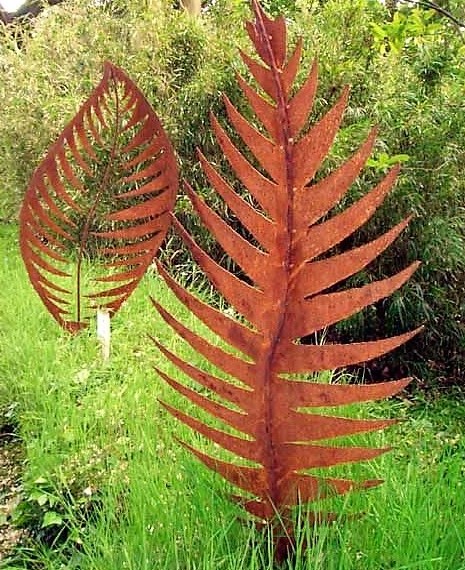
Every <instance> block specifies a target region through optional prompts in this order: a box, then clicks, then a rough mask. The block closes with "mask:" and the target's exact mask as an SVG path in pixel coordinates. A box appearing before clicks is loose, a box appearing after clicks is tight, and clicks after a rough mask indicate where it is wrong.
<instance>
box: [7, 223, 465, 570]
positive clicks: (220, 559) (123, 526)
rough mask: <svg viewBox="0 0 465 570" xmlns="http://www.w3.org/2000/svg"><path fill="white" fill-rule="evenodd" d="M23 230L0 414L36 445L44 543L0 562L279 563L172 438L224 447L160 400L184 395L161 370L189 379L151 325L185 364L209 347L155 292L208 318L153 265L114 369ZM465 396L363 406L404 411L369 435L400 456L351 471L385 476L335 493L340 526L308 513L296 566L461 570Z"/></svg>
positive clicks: (11, 281)
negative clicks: (51, 310)
mask: <svg viewBox="0 0 465 570" xmlns="http://www.w3.org/2000/svg"><path fill="white" fill-rule="evenodd" d="M16 231H17V229H16V227H15V226H14V225H10V226H0V290H1V291H2V295H1V296H0V315H1V321H0V346H1V353H0V407H1V409H2V410H4V411H5V412H6V413H7V415H8V418H7V420H8V421H9V422H10V421H11V417H10V416H11V413H12V412H11V411H12V410H14V414H15V421H16V423H17V425H18V434H19V435H20V437H21V439H22V442H23V446H24V454H25V464H24V473H23V494H22V501H21V503H20V505H19V506H18V508H17V509H16V511H15V515H14V518H15V523H16V524H18V525H24V526H26V527H27V528H28V529H29V531H30V533H31V538H30V539H29V541H28V542H26V543H24V544H23V545H22V546H21V547H20V548H19V549H17V551H16V552H15V553H14V555H13V556H12V557H10V559H9V560H6V561H4V562H3V563H0V568H3V569H8V570H19V569H24V570H25V569H28V570H29V569H30V570H32V569H34V570H35V569H41V570H58V569H62V568H67V569H68V568H69V569H73V568H74V569H78V568H79V569H80V570H115V569H130V570H155V569H156V570H159V569H165V570H194V569H195V570H198V569H202V570H218V569H224V570H272V568H273V566H272V562H271V561H272V559H273V556H272V552H271V550H272V547H271V544H272V543H271V541H270V540H269V539H268V537H267V536H266V534H265V535H262V534H261V533H260V532H259V531H257V530H255V529H254V528H253V526H252V525H251V524H250V523H248V522H247V520H246V515H245V514H244V512H243V511H241V509H240V508H239V507H238V506H236V505H234V503H232V502H231V500H230V496H229V495H230V493H231V489H230V487H229V486H228V485H227V483H225V482H224V481H223V480H221V478H220V477H218V476H216V475H215V474H213V473H211V472H209V471H208V470H207V469H205V468H204V467H203V466H202V465H201V464H200V463H198V462H197V461H196V460H195V459H194V458H193V457H191V456H190V454H189V453H188V452H187V451H184V450H183V449H182V447H181V446H179V444H178V443H177V442H176V441H175V437H174V436H176V437H179V438H181V439H183V440H185V441H186V442H188V443H194V444H195V445H196V446H199V447H200V449H204V450H205V451H207V452H208V451H209V449H210V451H211V448H210V446H211V444H210V443H208V442H205V441H203V440H202V439H201V438H200V437H198V436H196V435H194V434H193V433H191V432H190V431H189V430H188V429H187V428H184V427H183V426H181V425H180V424H177V423H176V422H175V421H174V420H173V419H172V418H171V417H169V416H168V414H167V413H166V412H165V411H164V410H163V409H162V408H161V406H160V405H159V403H158V402H157V400H158V399H163V400H167V401H170V402H171V403H173V402H174V403H176V400H177V398H179V396H177V395H176V394H175V393H173V392H171V390H170V389H169V388H168V387H166V386H165V385H164V384H163V382H162V381H161V380H160V379H159V378H157V376H156V374H155V372H154V371H153V369H152V365H156V366H159V367H162V368H163V369H164V370H166V371H167V372H168V373H171V374H173V375H175V374H177V372H176V371H173V370H171V369H170V365H169V363H167V362H166V361H165V360H164V359H163V358H162V357H161V356H160V354H159V353H157V350H156V349H155V347H154V345H153V344H152V343H151V342H150V340H149V339H148V337H147V334H148V333H149V334H152V335H154V336H156V337H158V338H159V339H160V340H161V341H162V342H163V344H165V345H166V346H168V347H169V348H171V349H174V350H176V351H177V352H178V353H180V354H182V355H183V356H184V357H185V358H186V357H187V358H191V359H192V360H194V361H195V358H196V356H195V355H194V354H191V352H190V351H189V349H188V347H187V346H185V345H184V343H183V342H182V341H181V340H180V339H179V338H177V337H176V336H175V335H173V334H172V332H171V331H170V330H169V329H168V328H167V327H166V325H164V324H163V323H162V321H161V319H160V318H158V317H157V315H156V312H155V311H154V310H153V309H152V307H151V304H150V301H149V299H148V296H149V294H150V295H153V296H155V297H157V298H158V299H160V300H161V301H162V302H163V304H164V305H165V307H167V308H168V310H171V311H173V312H176V313H177V314H180V317H181V318H182V319H183V320H184V322H186V324H188V325H194V326H196V327H198V323H196V322H195V320H194V317H192V315H189V314H186V313H185V312H182V308H181V307H180V306H179V305H178V304H177V303H176V302H175V300H174V299H173V297H172V295H171V294H170V293H169V292H168V291H167V289H166V287H165V286H164V285H163V284H162V281H161V280H160V279H159V278H158V277H157V276H156V274H155V273H153V272H152V273H150V274H148V275H147V276H146V277H145V278H144V280H143V282H142V284H141V286H140V287H139V288H138V290H137V291H136V292H135V294H134V295H133V296H132V297H131V298H130V299H129V301H128V302H127V303H126V305H125V306H124V307H123V308H122V309H121V312H120V313H118V314H117V315H116V316H115V318H114V320H113V325H112V326H113V339H112V356H111V359H110V361H109V362H107V363H104V362H102V360H101V357H100V352H99V346H98V344H97V341H96V340H95V331H94V330H93V329H92V328H91V329H90V330H89V331H88V332H84V333H83V334H80V335H78V336H74V337H73V336H70V335H68V334H67V333H65V332H63V331H61V330H60V328H59V327H58V326H57V325H56V324H55V322H54V321H53V319H51V317H50V316H49V315H48V314H47V313H46V311H45V310H44V308H43V306H42V304H41V302H40V300H39V299H38V297H37V296H36V295H35V293H34V292H33V290H32V288H31V286H30V285H29V283H28V281H27V276H26V274H25V271H24V269H23V266H22V263H21V260H20V257H19V254H18V251H17V243H16ZM180 311H181V313H179V312H180ZM326 380H330V378H329V377H328V378H327V379H326ZM461 398H463V395H461V394H460V393H457V394H455V395H454V394H450V395H448V396H440V395H437V396H436V397H435V398H432V397H429V398H425V397H424V396H422V395H420V394H416V395H413V394H411V395H410V396H409V397H407V396H406V395H404V396H403V397H402V398H401V399H396V400H391V401H389V402H384V403H382V404H372V405H368V406H367V405H364V406H362V407H361V408H360V409H356V408H351V409H350V410H349V413H350V414H352V415H359V414H363V415H364V416H365V417H367V416H368V417H399V418H401V420H402V421H401V423H400V424H399V425H398V426H396V427H394V428H392V429H390V430H388V431H385V432H384V433H379V434H370V437H366V438H363V437H358V438H357V442H358V443H359V444H362V445H363V444H364V443H365V444H366V443H368V442H369V443H372V444H375V445H379V446H391V445H393V446H394V447H395V450H394V451H393V452H391V453H389V454H386V455H384V456H383V457H382V458H380V459H378V460H376V461H373V462H367V463H365V464H364V465H354V466H352V467H349V468H344V470H343V471H341V468H340V467H339V468H338V471H337V473H338V474H341V473H346V474H347V475H348V476H349V475H355V476H356V477H362V476H363V477H374V478H379V477H382V478H385V479H386V482H385V484H384V485H382V486H381V487H379V488H377V489H374V490H371V491H369V492H363V493H359V494H358V493H352V494H350V495H349V496H347V497H344V498H338V499H337V500H336V499H335V500H334V501H333V502H331V501H330V502H326V504H325V505H324V508H325V509H331V508H333V509H334V510H335V511H336V512H338V513H340V514H341V520H340V521H339V522H337V523H334V524H328V525H323V526H320V527H318V528H312V527H311V526H309V525H308V524H305V522H304V521H305V515H306V513H305V512H297V513H296V519H297V522H298V521H301V531H300V536H299V544H300V545H302V543H303V542H304V541H306V542H307V543H308V544H310V545H311V548H309V549H308V550H306V551H305V552H303V549H301V548H299V549H298V551H297V552H296V553H295V557H294V559H293V560H292V561H291V562H289V563H288V564H287V565H285V568H286V569H288V570H291V569H292V570H309V569H312V570H349V569H350V570H380V569H385V570H388V569H389V570H404V569H405V570H407V569H421V570H463V569H464V568H465V519H464V517H463V513H464V512H465V488H464V486H463V480H464V474H465V473H464V469H465V468H464V465H465V439H464V436H463V433H464V426H465V411H464V410H465V408H464V407H463V405H462V404H461ZM184 405H185V404H184V403H183V406H184ZM313 507H315V508H317V507H318V505H313V506H312V508H313ZM353 513H364V514H363V516H361V517H355V518H353V517H352V514H353ZM241 520H242V522H241Z"/></svg>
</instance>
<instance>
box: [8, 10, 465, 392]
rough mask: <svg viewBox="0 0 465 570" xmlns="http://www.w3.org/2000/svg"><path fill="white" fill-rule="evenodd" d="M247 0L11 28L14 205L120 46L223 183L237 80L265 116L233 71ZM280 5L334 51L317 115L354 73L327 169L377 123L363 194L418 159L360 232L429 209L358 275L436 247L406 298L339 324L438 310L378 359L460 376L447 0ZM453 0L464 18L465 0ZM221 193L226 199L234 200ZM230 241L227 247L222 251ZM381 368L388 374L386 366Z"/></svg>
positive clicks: (308, 45)
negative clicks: (223, 123)
mask: <svg viewBox="0 0 465 570" xmlns="http://www.w3.org/2000/svg"><path fill="white" fill-rule="evenodd" d="M246 4H247V3H245V2H242V1H239V0H234V1H227V0H217V2H214V3H213V2H211V3H207V10H206V11H205V12H204V14H203V16H202V17H201V18H198V19H193V18H189V17H188V16H187V15H186V14H184V13H183V12H182V11H180V10H175V9H174V8H173V7H172V6H171V3H169V2H164V1H162V0H150V1H149V0H145V1H144V0H137V1H134V2H127V1H124V0H119V1H118V2H112V3H107V4H104V5H103V6H100V7H99V6H96V5H95V3H93V2H91V1H90V0H75V1H73V2H72V3H64V4H62V5H60V6H57V7H54V8H53V9H49V10H46V11H45V12H43V13H42V15H41V16H40V17H39V18H38V19H37V21H35V22H34V24H33V26H31V27H30V28H29V29H27V30H25V31H22V32H21V31H18V30H16V31H15V32H14V33H13V32H12V31H11V30H10V29H5V30H4V31H3V38H2V41H1V49H0V100H1V101H2V110H3V121H2V122H1V123H0V156H1V157H2V160H1V161H0V180H1V183H0V218H3V219H14V217H15V214H16V212H17V209H18V204H19V202H20V199H21V197H22V195H23V192H24V188H25V187H26V184H27V181H28V179H29V176H30V174H31V173H32V170H33V168H34V166H35V165H36V164H37V163H38V162H39V159H40V157H41V154H42V153H43V152H45V149H46V148H47V147H48V145H49V143H50V141H51V140H53V139H54V138H55V137H56V135H57V133H59V132H60V130H61V129H62V128H63V126H64V124H65V123H66V121H67V120H69V118H70V117H72V116H73V114H74V112H75V110H76V107H77V106H78V104H79V103H80V102H81V101H82V100H83V99H84V98H85V97H86V96H87V95H88V93H89V92H90V90H91V88H92V86H93V85H94V84H95V83H96V81H97V79H98V78H99V77H100V74H101V64H102V61H103V60H104V59H107V58H108V59H111V60H112V61H113V62H114V63H115V64H117V65H120V66H121V67H123V68H124V69H125V70H126V71H127V72H128V73H129V74H130V75H131V76H132V77H133V78H134V80H135V81H136V82H137V83H138V85H139V87H140V88H141V89H142V90H143V91H144V92H145V93H146V96H147V98H148V99H149V101H150V102H151V103H152V104H153V105H154V107H155V109H156V111H157V113H158V114H159V115H160V116H161V118H162V120H163V123H164V126H165V128H166V130H167V132H168V133H169V135H170V136H171V139H172V141H173V143H174V145H175V147H176V149H177V152H178V155H179V162H180V165H181V168H182V172H183V173H184V175H186V177H187V178H188V179H189V181H190V182H191V183H192V184H193V185H194V186H195V187H196V189H199V190H200V191H201V193H203V194H204V195H205V196H209V189H208V188H207V187H206V183H205V180H204V178H203V177H202V175H201V174H200V168H199V166H198V163H197V159H196V157H195V152H194V150H195V147H196V146H201V147H202V148H203V149H204V150H205V153H206V154H208V156H209V157H212V159H213V162H216V163H217V164H222V163H223V157H222V156H221V154H220V153H219V150H218V148H216V147H215V145H214V144H213V141H212V138H211V134H210V129H209V128H207V126H208V121H209V119H208V113H209V111H210V110H212V111H213V112H215V113H216V114H217V115H219V117H220V120H222V115H223V106H222V103H221V92H222V91H224V92H226V93H227V94H228V96H229V97H230V98H231V99H232V101H233V102H234V103H235V104H237V105H238V106H239V107H240V108H241V110H242V111H243V112H244V114H245V115H246V117H247V118H248V119H249V120H250V119H252V118H253V117H252V115H251V113H250V111H248V110H247V109H246V108H245V106H244V104H243V103H242V102H240V101H239V97H238V93H237V87H236V86H235V80H234V73H233V71H235V70H238V71H240V72H243V67H242V65H241V64H240V62H239V59H238V57H237V55H236V53H237V52H236V48H237V45H239V47H242V48H245V49H247V46H248V38H247V37H246V33H245V32H244V29H243V25H242V21H243V19H244V18H247V17H249V14H248V8H247V5H246ZM265 5H266V7H267V8H268V9H269V10H270V11H271V12H272V13H273V14H276V13H277V12H278V11H281V10H283V11H284V14H285V16H286V17H287V19H288V20H290V26H289V28H290V33H291V35H293V36H297V35H302V36H303V37H304V43H305V56H304V57H305V60H304V65H303V66H302V77H303V76H304V74H305V72H306V70H307V69H308V67H309V66H310V63H311V59H312V58H313V57H314V56H316V57H317V58H318V60H319V63H320V77H321V79H320V87H319V91H318V97H319V99H318V100H317V104H316V109H317V111H316V112H317V114H318V113H321V112H322V110H323V109H324V108H326V107H327V104H328V103H330V102H331V101H333V100H334V99H335V97H336V96H337V94H338V93H340V90H341V88H342V86H343V85H344V84H346V83H350V84H351V85H352V92H351V98H350V107H349V109H348V112H347V114H346V118H345V121H344V124H343V129H342V130H341V133H340V135H339V137H338V140H337V141H336V144H335V146H334V148H333V149H332V154H331V156H330V158H329V159H328V161H327V164H326V165H325V168H328V169H330V168H334V166H335V165H337V164H339V163H340V162H341V161H342V159H343V158H345V157H347V156H348V155H349V154H350V153H351V152H353V151H354V150H355V148H356V147H357V145H358V144H359V143H360V142H361V141H362V140H363V138H364V136H365V135H366V134H367V132H368V128H369V125H371V124H373V123H377V122H378V123H379V125H380V130H379V138H378V143H377V148H376V153H375V155H374V156H373V157H372V161H371V164H372V167H373V168H372V169H371V172H367V173H366V174H365V175H364V176H363V177H362V178H361V179H360V180H359V181H358V182H357V183H356V184H355V185H354V188H353V189H352V194H351V196H350V198H349V199H355V198H356V197H357V196H359V195H361V194H362V193H364V192H366V190H367V189H368V188H369V186H370V184H371V183H372V182H373V180H375V179H379V178H380V175H381V173H382V172H383V171H385V170H386V169H387V168H388V167H389V165H390V164H391V163H393V162H394V161H395V159H396V158H397V159H400V160H401V161H402V162H403V163H404V164H403V170H402V174H401V176H400V179H399V182H398V184H397V187H396V189H395V190H394V192H393V194H392V196H391V198H390V200H389V201H388V203H387V204H386V206H385V207H384V209H383V210H382V211H381V212H380V213H379V214H378V215H377V216H376V218H375V219H374V220H373V222H372V224H371V225H369V226H368V228H367V230H366V231H364V233H363V235H360V236H358V238H357V239H358V240H359V241H365V240H367V239H368V238H369V237H373V236H374V235H375V234H379V233H380V232H381V230H382V228H387V227H390V226H391V225H392V223H393V222H395V221H398V220H400V219H401V217H402V216H404V215H406V214H407V213H409V212H412V213H413V214H414V216H415V218H414V220H413V222H412V224H411V227H410V230H409V233H408V235H406V236H405V237H402V238H400V239H399V240H398V241H397V243H396V245H395V247H394V248H392V250H391V252H390V253H387V254H386V255H384V256H383V259H382V261H381V262H380V263H379V264H378V265H376V266H371V267H369V268H368V270H367V271H366V272H365V273H363V274H362V275H361V276H359V277H358V279H359V281H360V283H363V282H368V281H370V280H373V279H375V278H379V277H382V276H383V275H391V274H393V273H395V272H396V271H397V270H398V269H400V268H401V267H404V266H405V265H406V264H407V263H408V262H409V261H411V260H413V259H420V260H421V261H422V262H423V264H422V267H421V268H420V270H419V272H417V274H416V276H415V277H414V279H413V280H412V282H411V284H410V285H408V286H407V287H406V288H405V289H403V290H402V291H401V292H400V293H398V294H397V295H396V296H394V298H393V299H391V300H388V301H384V302H382V303H379V304H378V306H377V307H376V308H375V309H374V310H371V311H367V312H365V313H363V314H362V315H360V316H359V317H357V318H356V319H352V320H351V321H349V322H348V323H346V324H345V326H343V327H342V329H339V331H338V332H337V334H339V335H340V334H343V335H345V336H347V337H350V338H351V339H356V338H360V339H361V338H362V337H363V338H365V339H366V338H369V337H373V338H374V337H375V336H376V337H379V336H380V332H381V331H383V332H385V333H386V336H387V335H388V334H393V333H396V332H399V331H397V330H396V329H397V328H398V327H399V322H401V323H402V326H403V325H404V324H405V328H407V323H409V324H411V325H412V324H419V323H422V322H423V323H425V325H426V330H425V333H424V334H423V335H422V336H421V338H419V339H418V340H417V341H415V344H413V345H410V346H409V347H408V350H409V352H408V353H407V352H403V353H397V355H394V356H393V357H391V360H389V361H386V362H382V363H378V364H377V367H378V369H379V374H389V373H390V372H391V368H392V367H395V368H399V367H400V368H403V369H404V368H408V369H410V370H413V371H414V372H416V373H417V374H419V375H422V376H424V377H428V376H430V375H431V376H433V375H434V376H436V377H438V378H442V379H443V381H445V380H444V378H447V379H448V381H456V380H457V379H459V378H460V377H461V375H462V374H463V370H464V368H465V366H464V365H465V362H464V361H465V357H464V355H465V350H464V349H465V330H464V324H463V321H464V302H465V301H464V295H463V290H464V286H465V267H464V265H465V256H464V254H463V252H464V251H465V235H464V234H465V230H464V228H465V223H464V220H465V215H464V204H465V182H464V172H463V171H464V168H463V164H465V162H464V156H463V155H464V152H465V143H464V141H465V136H464V135H465V113H464V111H463V107H464V105H463V93H464V87H465V85H464V83H465V68H464V66H463V55H464V53H465V47H464V46H463V43H462V39H461V37H460V36H459V35H458V34H457V33H456V29H455V28H454V27H453V26H452V24H451V23H450V22H449V21H448V20H447V19H444V18H441V17H440V15H439V14H437V13H434V12H428V11H425V10H420V9H414V8H410V7H408V6H407V7H404V8H402V10H401V11H400V12H399V13H398V14H397V15H396V16H395V17H394V19H391V18H390V15H389V13H388V11H387V10H386V9H385V8H384V7H383V5H382V4H381V3H380V2H378V0H355V1H352V0H326V1H323V0H315V1H313V2H308V1H307V0H293V1H292V0H275V1H274V0H269V1H267V2H265ZM449 6H450V9H451V10H452V11H455V13H456V14H457V16H458V17H459V18H463V17H464V14H463V12H464V8H463V6H461V5H460V3H458V2H456V3H455V5H454V2H450V3H449ZM290 43H292V38H291V42H290ZM57 53H59V54H60V57H59V58H57V57H56V54H57ZM314 118H315V117H314ZM225 174H226V175H228V171H227V169H225ZM322 174H324V173H322ZM210 199H213V198H210ZM215 205H216V206H218V207H219V208H221V209H222V210H224V206H222V205H221V204H220V203H219V202H217V203H216V204H215ZM346 205H347V204H341V206H342V207H344V206H346ZM178 211H179V212H180V214H181V215H182V217H183V222H186V225H187V226H188V229H190V230H192V231H194V233H196V235H197V236H198V239H199V241H200V242H201V243H202V242H203V244H205V243H206V242H205V240H206V239H207V237H206V236H205V235H203V234H201V233H200V231H199V230H198V229H197V230H196V229H195V228H196V222H195V219H193V217H192V214H191V212H190V210H189V207H188V206H187V201H186V200H185V199H184V198H182V197H180V199H179V202H178ZM225 215H229V213H228V212H225ZM347 245H348V246H350V245H353V244H347ZM216 254H217V257H218V258H219V259H221V258H222V256H223V253H222V252H221V251H219V250H218V251H217V252H216ZM165 255H167V256H168V257H169V259H170V260H171V262H172V263H174V264H177V265H178V268H179V271H180V272H184V271H185V273H186V275H187V274H191V273H192V272H191V269H192V264H191V261H190V260H189V259H188V258H187V257H186V254H185V253H184V250H183V249H182V244H180V243H179V242H177V241H176V240H174V239H172V238H171V240H169V241H168V248H167V251H166V253H165ZM394 358H395V360H394ZM371 370H372V371H373V373H374V374H378V372H377V369H375V367H373V366H372V367H371ZM383 371H384V372H383Z"/></svg>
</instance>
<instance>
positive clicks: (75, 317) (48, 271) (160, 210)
mask: <svg viewBox="0 0 465 570" xmlns="http://www.w3.org/2000/svg"><path fill="white" fill-rule="evenodd" d="M177 188H178V171H177V166H176V159H175V156H174V152H173V149H172V147H171V144H170V142H169V140H168V138H167V137H166V134H165V132H164V131H163V128H162V126H161V124H160V121H159V120H158V118H157V116H156V114H155V112H154V111H153V109H152V108H151V106H150V105H149V103H148V102H147V101H146V99H145V98H144V96H143V95H142V93H141V91H140V90H139V89H138V88H137V86H136V85H135V84H134V83H133V81H132V80H131V79H130V78H129V77H128V76H127V75H126V74H125V73H124V72H123V71H122V70H121V69H119V68H117V67H116V66H114V65H113V64H111V63H109V62H107V63H106V64H105V66H104V74H103V78H102V80H101V82H100V83H99V85H98V86H97V87H96V88H95V89H94V91H93V92H92V93H91V95H90V97H89V98H88V99H87V101H85V103H84V104H83V105H82V106H81V108H80V109H79V111H78V113H77V114H76V116H75V117H74V118H73V119H72V120H71V121H70V122H69V123H68V125H67V126H66V127H65V128H64V130H63V131H62V133H61V135H60V136H59V138H58V139H57V141H56V142H55V143H54V144H53V145H52V146H51V147H50V149H49V151H48V153H47V155H46V156H45V158H44V159H43V160H42V162H41V163H40V165H39V166H38V168H37V169H36V170H35V172H34V174H33V176H32V178H31V181H30V184H29V187H28V189H27V192H26V195H25V197H24V201H23V204H22V208H21V213H20V245H21V253H22V256H23V259H24V263H25V265H26V269H27V272H28V274H29V278H30V280H31V282H32V285H33V286H34V288H35V290H36V291H37V293H38V294H39V296H40V298H41V299H42V301H43V303H44V304H45V306H46V307H47V309H48V310H49V311H50V313H51V314H52V315H53V317H54V318H55V319H56V320H57V321H58V323H59V324H60V325H61V326H63V327H64V328H66V329H68V330H69V331H72V332H73V331H77V330H79V329H81V328H83V327H85V326H86V325H87V321H88V318H89V315H90V313H91V311H92V310H94V309H95V308H96V307H106V308H108V309H109V310H110V312H111V314H112V315H113V314H114V313H115V312H116V311H117V310H118V309H119V307H120V306H121V304H122V303H123V302H124V301H125V300H126V299H127V298H128V297H129V295H130V294H131V293H132V291H133V290H134V289H135V287H136V286H137V284H138V282H139V280H140V279H141V277H142V276H143V274H144V273H145V271H146V269H147V267H148V265H149V264H150V263H151V262H152V261H153V258H154V256H155V253H156V251H157V250H158V247H159V246H160V244H161V242H162V241H163V239H164V237H165V234H166V232H167V230H168V227H169V225H170V213H169V212H170V210H171V209H172V207H173V205H174V201H175V199H176V193H177Z"/></svg>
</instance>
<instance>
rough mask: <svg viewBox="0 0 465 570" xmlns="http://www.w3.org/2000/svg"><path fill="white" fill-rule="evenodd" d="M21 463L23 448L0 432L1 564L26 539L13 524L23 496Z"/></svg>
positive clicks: (7, 435) (21, 531) (22, 532)
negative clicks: (12, 517)
mask: <svg viewBox="0 0 465 570" xmlns="http://www.w3.org/2000/svg"><path fill="white" fill-rule="evenodd" d="M21 462H22V456H21V446H20V445H19V444H18V442H17V441H15V439H14V438H12V437H10V436H9V434H6V433H1V431H0V562H1V561H2V560H4V559H5V558H6V557H7V556H8V555H9V554H11V552H12V550H13V548H14V546H15V545H16V544H18V543H19V541H20V540H21V539H22V538H23V537H24V531H23V530H21V529H17V528H15V527H14V526H13V525H12V524H11V515H12V513H13V511H14V509H15V507H16V505H17V504H18V502H19V500H20V494H21V482H20V475H21Z"/></svg>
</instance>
